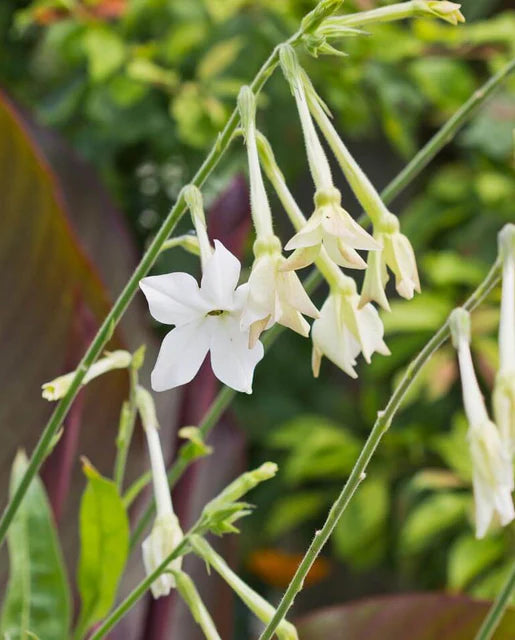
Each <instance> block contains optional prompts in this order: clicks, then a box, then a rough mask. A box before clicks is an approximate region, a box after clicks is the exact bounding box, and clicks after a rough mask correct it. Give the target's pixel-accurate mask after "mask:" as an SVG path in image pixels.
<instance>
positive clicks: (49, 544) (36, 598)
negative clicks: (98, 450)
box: [0, 452, 70, 640]
mask: <svg viewBox="0 0 515 640" xmlns="http://www.w3.org/2000/svg"><path fill="white" fill-rule="evenodd" d="M27 464H28V461H27V458H26V456H25V454H24V453H23V452H19V453H18V455H17V456H16V458H15V460H14V464H13V468H12V473H11V485H10V493H11V495H12V494H13V493H14V490H15V488H16V487H17V485H18V484H19V482H20V481H21V478H22V476H23V473H24V471H25V470H26V468H27ZM7 542H8V546H9V582H8V585H7V594H6V597H5V601H4V605H3V610H2V618H1V623H0V634H1V635H2V638H3V637H4V636H5V637H7V638H9V640H28V639H29V637H31V634H32V637H36V636H37V637H39V638H42V639H46V638H49V639H50V638H56V639H57V638H66V637H67V635H68V629H69V625H70V597H69V586H68V581H67V578H66V570H65V568H64V564H63V558H62V553H61V548H60V545H59V539H58V537H57V532H56V529H55V524H54V521H53V515H52V512H51V509H50V505H49V503H48V499H47V496H46V493H45V490H44V487H43V484H42V482H41V480H40V479H39V478H38V477H36V478H35V479H34V480H33V481H32V482H31V484H30V486H29V489H28V491H27V493H26V494H25V498H24V499H23V501H22V503H21V505H20V508H19V509H18V511H17V513H16V515H15V517H14V519H13V522H12V525H11V527H10V529H9V533H8V536H7ZM50 613H51V614H50ZM29 632H30V633H29Z"/></svg>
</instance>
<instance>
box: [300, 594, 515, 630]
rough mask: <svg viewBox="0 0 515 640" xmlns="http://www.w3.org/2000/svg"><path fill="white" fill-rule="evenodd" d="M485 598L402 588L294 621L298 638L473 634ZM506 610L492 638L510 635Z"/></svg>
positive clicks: (514, 618)
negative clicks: (406, 591) (408, 591)
mask: <svg viewBox="0 0 515 640" xmlns="http://www.w3.org/2000/svg"><path fill="white" fill-rule="evenodd" d="M488 607H489V604H488V602H477V601H476V600H473V599H472V598H467V597H465V596H450V595H447V594H444V593H424V594H400V595H394V596H380V597H377V598H367V599H366V600H364V601H363V600H362V601H359V602H351V603H349V604H345V605H340V606H334V605H333V606H331V607H326V608H324V609H322V610H320V611H315V612H314V613H310V614H309V615H307V616H305V617H304V618H301V619H300V620H297V621H296V625H295V626H296V627H297V630H298V632H299V637H300V638H302V640H343V639H345V640H376V639H377V640H471V639H472V638H474V637H475V634H476V633H477V631H478V629H479V626H480V625H481V622H482V621H483V618H484V617H485V616H486V613H487V611H488ZM514 629H515V611H513V610H508V611H507V612H506V613H505V615H504V617H503V619H502V620H501V623H500V624H499V627H498V628H497V630H496V632H495V633H494V635H493V636H492V640H513V637H514Z"/></svg>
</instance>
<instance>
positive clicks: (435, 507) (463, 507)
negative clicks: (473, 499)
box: [400, 493, 470, 554]
mask: <svg viewBox="0 0 515 640" xmlns="http://www.w3.org/2000/svg"><path fill="white" fill-rule="evenodd" d="M469 505H470V495H469V494H466V493H437V494H435V495H432V496H430V497H428V498H426V499H425V500H423V501H422V502H421V503H420V504H418V505H417V506H416V507H415V508H414V509H413V510H412V511H411V512H410V514H409V515H408V518H407V520H406V522H405V524H404V528H403V529H402V532H401V537H400V547H401V551H402V552H403V553H405V554H410V553H417V552H418V551H421V550H422V549H424V548H425V547H427V546H429V545H430V544H431V543H432V542H434V541H435V539H436V538H437V537H438V536H439V535H440V534H441V533H443V532H444V531H446V530H448V529H450V528H451V527H454V526H455V525H456V524H458V523H459V522H461V521H463V520H464V518H465V516H466V514H467V511H468V508H469Z"/></svg>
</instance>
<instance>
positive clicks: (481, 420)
mask: <svg viewBox="0 0 515 640" xmlns="http://www.w3.org/2000/svg"><path fill="white" fill-rule="evenodd" d="M449 321H450V327H451V334H452V342H453V345H454V347H455V348H456V350H457V352H458V362H459V367H460V377H461V387H462V393H463V404H464V408H465V414H466V416H467V420H468V423H469V430H468V440H469V446H470V455H471V459H472V469H473V479H472V482H473V487H474V501H475V505H476V537H477V538H483V537H484V536H485V535H486V533H487V531H488V529H489V528H490V526H491V524H492V523H493V522H496V521H498V522H499V523H500V524H501V525H502V526H505V525H507V524H508V523H509V522H511V521H512V520H513V519H514V518H515V510H514V507H513V500H512V496H511V492H512V491H513V468H512V464H511V459H510V456H509V454H508V452H507V451H506V449H505V448H504V446H503V444H502V441H501V437H500V435H499V430H498V429H497V427H496V425H495V424H494V423H493V422H492V421H491V420H490V418H489V417H488V413H487V410H486V407H485V403H484V400H483V396H482V395H481V391H480V389H479V385H478V382H477V378H476V374H475V372H474V365H473V363H472V356H471V353H470V316H469V314H468V312H467V311H466V310H465V309H455V310H454V311H453V312H452V313H451V316H450V319H449Z"/></svg>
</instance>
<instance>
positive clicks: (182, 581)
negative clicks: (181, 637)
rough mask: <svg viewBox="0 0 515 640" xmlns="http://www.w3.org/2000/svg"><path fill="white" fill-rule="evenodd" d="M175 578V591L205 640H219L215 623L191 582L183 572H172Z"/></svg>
mask: <svg viewBox="0 0 515 640" xmlns="http://www.w3.org/2000/svg"><path fill="white" fill-rule="evenodd" d="M172 573H173V575H174V578H175V586H176V588H177V591H178V592H179V593H180V594H181V597H182V599H183V600H184V602H185V603H186V604H187V605H188V609H189V610H190V611H191V615H192V616H193V619H194V620H195V622H196V623H197V624H198V625H199V627H200V628H201V629H202V631H203V632H204V635H205V637H206V639H207V640H221V638H220V636H219V634H218V631H217V630H216V627H215V623H214V622H213V619H212V618H211V616H210V615H209V611H208V610H207V609H206V606H205V604H204V603H203V602H202V599H201V597H200V595H199V592H198V591H197V588H196V587H195V584H194V582H193V580H192V579H191V578H190V577H189V575H188V574H186V573H184V571H180V570H179V571H172Z"/></svg>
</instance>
